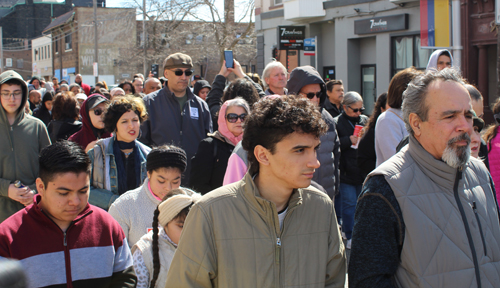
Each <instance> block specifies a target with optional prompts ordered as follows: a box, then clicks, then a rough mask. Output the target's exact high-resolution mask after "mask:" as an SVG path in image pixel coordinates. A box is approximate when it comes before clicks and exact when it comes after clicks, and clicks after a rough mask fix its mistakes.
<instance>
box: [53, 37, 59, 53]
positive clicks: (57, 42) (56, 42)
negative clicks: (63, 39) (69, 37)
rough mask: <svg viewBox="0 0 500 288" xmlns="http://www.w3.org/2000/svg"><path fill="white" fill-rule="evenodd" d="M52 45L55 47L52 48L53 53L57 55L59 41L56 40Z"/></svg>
mask: <svg viewBox="0 0 500 288" xmlns="http://www.w3.org/2000/svg"><path fill="white" fill-rule="evenodd" d="M54 44H55V47H54V50H55V53H56V54H57V53H59V40H56V41H54Z"/></svg>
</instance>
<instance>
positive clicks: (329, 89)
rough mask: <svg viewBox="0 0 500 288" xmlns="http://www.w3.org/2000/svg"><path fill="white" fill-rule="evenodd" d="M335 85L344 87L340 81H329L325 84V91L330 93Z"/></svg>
mask: <svg viewBox="0 0 500 288" xmlns="http://www.w3.org/2000/svg"><path fill="white" fill-rule="evenodd" d="M335 85H344V84H343V83H342V80H335V79H333V80H329V81H328V82H326V85H325V86H326V90H328V91H329V92H332V89H333V86H335Z"/></svg>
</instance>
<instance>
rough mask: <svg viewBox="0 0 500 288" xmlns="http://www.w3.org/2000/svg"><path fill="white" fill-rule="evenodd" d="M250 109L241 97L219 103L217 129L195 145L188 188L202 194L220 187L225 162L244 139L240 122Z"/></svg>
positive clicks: (242, 121)
mask: <svg viewBox="0 0 500 288" xmlns="http://www.w3.org/2000/svg"><path fill="white" fill-rule="evenodd" d="M249 112H250V107H249V106H248V103H247V102H246V101H245V100H244V99H243V98H241V97H237V98H235V99H233V100H228V101H226V102H224V104H222V107H221V108H220V111H219V116H218V121H217V124H218V125H219V130H217V131H215V132H214V133H209V134H208V137H207V138H205V139H203V140H202V141H201V143H200V145H199V146H198V152H196V155H195V156H194V157H193V159H192V161H191V165H192V168H191V177H190V179H191V180H190V181H191V187H192V188H193V189H194V190H195V191H198V192H200V193H202V194H205V193H207V192H210V191H212V190H214V189H216V188H219V187H221V186H222V182H223V180H224V175H225V174H226V168H227V161H228V159H229V156H231V153H232V152H233V149H234V146H235V145H236V144H238V142H240V140H241V138H243V123H244V122H245V117H246V116H247V115H248V113H249Z"/></svg>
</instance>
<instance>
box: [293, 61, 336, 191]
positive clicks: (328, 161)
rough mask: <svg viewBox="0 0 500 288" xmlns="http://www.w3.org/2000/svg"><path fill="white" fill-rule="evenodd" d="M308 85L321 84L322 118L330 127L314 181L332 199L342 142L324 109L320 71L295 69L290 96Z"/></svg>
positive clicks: (321, 150)
mask: <svg viewBox="0 0 500 288" xmlns="http://www.w3.org/2000/svg"><path fill="white" fill-rule="evenodd" d="M308 84H319V85H320V86H321V92H322V93H321V96H320V98H319V103H320V108H319V109H320V111H321V117H322V118H323V120H324V121H325V122H326V124H327V125H328V131H327V133H326V134H325V135H323V136H321V138H320V140H321V146H320V148H319V150H318V152H317V153H318V154H317V155H318V160H319V162H320V164H321V166H320V167H319V168H318V169H316V172H315V173H314V176H313V180H314V181H316V182H317V183H318V184H319V185H321V186H323V188H324V189H325V190H326V192H327V193H328V196H330V198H331V199H333V198H334V197H335V195H336V194H337V193H338V192H339V185H340V178H339V160H340V142H339V137H338V136H337V129H336V128H335V122H334V121H333V117H332V116H331V115H330V113H329V112H328V111H326V109H324V108H323V107H324V105H325V99H326V88H325V82H324V81H323V79H322V78H321V76H320V75H319V73H318V71H316V69H314V67H312V66H301V67H297V68H295V69H293V71H292V73H290V79H289V80H288V83H287V86H286V88H287V89H288V94H289V95H290V94H294V95H297V94H298V93H299V91H300V89H302V87H304V86H306V85H308Z"/></svg>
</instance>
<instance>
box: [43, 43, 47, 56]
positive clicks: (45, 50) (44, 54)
mask: <svg viewBox="0 0 500 288" xmlns="http://www.w3.org/2000/svg"><path fill="white" fill-rule="evenodd" d="M43 57H44V59H47V46H43Z"/></svg>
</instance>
